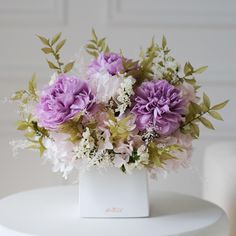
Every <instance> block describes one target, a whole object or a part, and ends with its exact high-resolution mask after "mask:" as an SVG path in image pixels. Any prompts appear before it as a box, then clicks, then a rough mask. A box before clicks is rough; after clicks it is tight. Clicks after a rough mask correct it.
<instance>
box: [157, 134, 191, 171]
mask: <svg viewBox="0 0 236 236" xmlns="http://www.w3.org/2000/svg"><path fill="white" fill-rule="evenodd" d="M192 140H193V138H192V136H191V135H190V134H183V133H181V132H180V131H179V130H177V131H176V132H175V133H174V134H173V135H171V136H169V137H165V138H159V139H158V140H157V141H156V143H157V145H163V144H164V145H178V146H179V147H180V148H181V150H182V151H172V152H171V153H170V154H172V155H173V156H175V157H176V159H170V160H167V161H166V163H165V170H167V171H169V170H177V169H179V168H180V167H189V165H190V161H191V155H192Z"/></svg>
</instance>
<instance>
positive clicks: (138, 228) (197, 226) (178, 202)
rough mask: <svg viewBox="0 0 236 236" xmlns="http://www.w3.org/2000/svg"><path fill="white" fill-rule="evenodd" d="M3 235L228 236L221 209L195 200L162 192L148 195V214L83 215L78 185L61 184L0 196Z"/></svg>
mask: <svg viewBox="0 0 236 236" xmlns="http://www.w3.org/2000/svg"><path fill="white" fill-rule="evenodd" d="M0 235H1V236H29V235H31V236H32V235H37V236H90V235H91V236H100V235H102V236H148V235H151V236H161V235H175V236H177V235H178V236H180V235H181V236H182V235H188V236H190V235H191V236H192V235H195V236H196V235H199V236H227V235H228V222H227V217H226V215H225V213H224V211H223V210H221V209H220V208H219V207H217V206H215V205H213V204H212V203H209V202H206V201H203V200H200V199H198V198H194V197H190V196H186V195H182V194H177V193H171V192H160V193H156V194H155V193H154V194H152V196H151V217H150V218H130V219H81V218H79V217H78V188H77V187H75V186H62V187H52V188H44V189H37V190H33V191H28V192H22V193H18V194H15V195H12V196H9V197H7V198H5V199H2V200H0Z"/></svg>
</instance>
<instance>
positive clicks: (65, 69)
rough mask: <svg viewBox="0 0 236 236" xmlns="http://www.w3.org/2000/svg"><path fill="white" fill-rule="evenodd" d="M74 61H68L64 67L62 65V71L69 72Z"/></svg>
mask: <svg viewBox="0 0 236 236" xmlns="http://www.w3.org/2000/svg"><path fill="white" fill-rule="evenodd" d="M74 63H75V62H74V61H72V62H70V63H68V64H66V65H65V67H64V73H67V72H69V71H70V70H71V69H72V68H73V66H74Z"/></svg>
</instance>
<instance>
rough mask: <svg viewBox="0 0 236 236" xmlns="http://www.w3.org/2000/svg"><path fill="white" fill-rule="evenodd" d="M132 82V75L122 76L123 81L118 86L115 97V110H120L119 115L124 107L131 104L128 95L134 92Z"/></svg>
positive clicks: (123, 110) (133, 81)
mask: <svg viewBox="0 0 236 236" xmlns="http://www.w3.org/2000/svg"><path fill="white" fill-rule="evenodd" d="M134 83H135V79H134V78H133V77H132V76H128V77H127V78H124V79H123V82H122V83H121V84H120V88H119V89H118V91H117V93H118V96H117V98H116V100H117V102H118V107H117V109H116V111H117V112H120V115H122V114H123V113H124V112H125V110H126V108H127V107H128V106H130V105H131V101H130V97H131V95H133V94H134V91H133V85H134Z"/></svg>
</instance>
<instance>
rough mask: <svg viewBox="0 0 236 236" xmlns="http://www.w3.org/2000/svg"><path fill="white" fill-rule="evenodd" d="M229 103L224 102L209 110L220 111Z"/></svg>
mask: <svg viewBox="0 0 236 236" xmlns="http://www.w3.org/2000/svg"><path fill="white" fill-rule="evenodd" d="M228 102H229V100H226V101H224V102H222V103H219V104H217V105H215V106H213V107H212V108H211V110H220V109H222V108H224V107H225V106H226V104H227V103H228Z"/></svg>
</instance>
